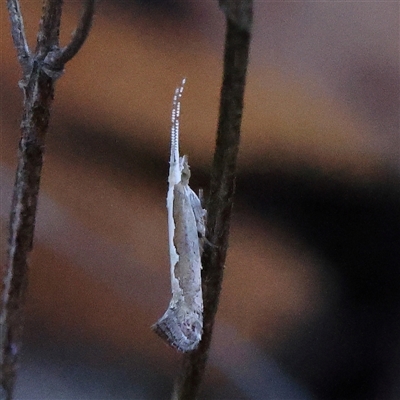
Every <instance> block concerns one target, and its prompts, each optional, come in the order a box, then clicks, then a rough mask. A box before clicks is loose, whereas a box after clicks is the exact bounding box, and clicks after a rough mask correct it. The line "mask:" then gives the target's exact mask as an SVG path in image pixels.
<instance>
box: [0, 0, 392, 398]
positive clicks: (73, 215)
mask: <svg viewBox="0 0 400 400" xmlns="http://www.w3.org/2000/svg"><path fill="white" fill-rule="evenodd" d="M66 3H68V4H66V5H65V9H64V15H63V19H62V40H63V43H66V42H67V41H68V38H69V35H70V33H71V32H72V31H73V29H74V26H75V23H76V20H77V17H78V15H79V14H78V13H79V8H80V5H81V4H80V2H77V1H74V2H66ZM21 6H22V10H23V14H24V18H25V25H26V29H27V32H28V37H29V40H30V44H31V47H32V48H33V47H34V40H35V32H36V30H37V25H38V21H39V18H40V4H35V3H34V2H28V1H22V4H21ZM399 32H400V29H399V5H398V4H397V3H388V2H381V3H370V2H294V3H293V2H285V1H282V2H255V21H254V35H253V42H252V49H251V62H250V67H249V71H248V84H247V87H246V98H245V110H244V120H243V126H242V128H243V129H242V143H241V148H240V162H239V169H238V185H237V197H236V202H235V207H234V216H233V224H232V229H231V238H230V244H231V246H230V249H229V253H228V260H227V264H226V270H225V280H224V284H223V290H222V298H221V304H220V308H219V312H218V314H217V322H216V332H215V337H214V340H213V344H212V350H211V355H210V364H209V368H208V370H207V376H206V379H205V383H204V386H203V392H202V398H210V399H247V398H249V399H272V398H274V399H290V398H293V399H311V398H321V399H322V398H323V399H343V398H346V399H353V398H354V399H356V398H377V397H379V396H380V398H382V396H383V397H384V398H393V399H395V398H397V394H398V393H399V387H398V382H399V378H398V377H399V372H400V371H399V365H398V361H399V350H400V346H399V345H400V343H399V337H400V336H399V334H400V332H399V328H400V327H399V326H398V322H397V321H398V316H399V311H400V307H399V306H400V291H399V289H400V271H399V268H398V262H399V255H400V254H399V239H400V215H399V210H400V208H399V206H400V194H399V154H400V153H399V152H400V146H399V105H400V104H399V76H400V75H399ZM223 41H224V20H223V15H222V13H220V11H219V10H218V7H217V2H216V1H210V0H206V1H203V2H193V1H185V0H177V1H168V0H164V1H162V0H158V1H155V0H153V1H145V0H141V1H130V2H128V1H123V0H119V1H111V0H108V1H106V0H103V1H102V2H99V4H98V9H97V13H96V17H95V22H94V26H93V29H92V31H91V34H90V36H89V38H88V40H87V42H86V43H85V45H84V47H83V48H82V50H81V51H80V53H79V54H78V55H77V56H76V57H75V59H74V60H72V61H71V62H70V63H69V64H68V65H67V67H66V71H65V74H64V76H62V78H61V79H60V80H59V81H58V82H57V85H56V94H55V102H54V107H53V110H52V119H51V125H50V131H49V135H48V145H47V149H46V158H45V165H44V170H43V177H42V184H41V194H40V199H39V215H38V219H37V225H36V238H35V247H34V251H33V253H32V256H31V262H30V267H31V269H30V287H29V296H28V302H27V306H26V308H27V309H26V329H25V341H24V347H23V351H22V356H21V360H20V364H21V366H20V372H19V378H18V385H17V391H16V398H18V399H29V400H32V399H127V398H131V399H132V398H134V399H139V398H140V399H142V398H143V399H155V398H160V399H161V398H162V399H164V398H168V397H169V393H170V390H171V385H172V380H173V377H174V376H176V374H177V373H178V371H179V361H180V356H179V355H178V354H176V353H175V352H174V350H171V349H170V348H167V347H166V346H165V345H164V343H162V341H161V340H160V339H159V338H158V337H157V336H156V335H154V333H152V332H151V330H150V326H151V325H152V324H153V323H154V322H155V321H156V320H157V319H158V318H159V317H160V316H161V315H162V313H163V312H164V311H165V308H166V307H167V305H168V302H169V296H170V287H169V267H168V253H167V251H168V250H167V249H168V247H167V226H166V210H165V195H166V179H167V173H168V157H169V148H168V147H169V121H170V110H171V101H172V95H173V92H174V89H175V87H176V86H177V85H178V84H179V83H180V81H181V79H182V77H183V76H185V77H187V85H186V87H185V92H184V95H183V99H182V122H181V151H182V152H184V153H187V154H188V155H189V159H190V164H191V169H192V180H191V182H192V188H193V189H194V190H196V191H197V190H198V188H200V187H202V188H204V190H205V193H206V194H207V189H208V178H209V177H208V173H209V168H210V164H211V160H212V156H213V147H214V140H215V139H214V138H215V131H216V123H217V116H218V98H219V90H220V83H221V74H222V52H223ZM0 43H1V59H0V67H1V74H0V84H1V94H0V96H1V97H0V106H1V146H0V161H1V164H0V195H1V197H0V206H1V208H0V215H1V246H2V247H1V250H2V253H1V254H2V258H1V261H2V264H4V263H5V261H6V242H7V222H8V215H9V206H10V199H11V193H12V184H13V179H14V171H15V167H16V162H17V160H16V155H17V146H18V140H19V120H20V115H21V109H22V93H21V91H20V90H19V89H18V86H17V82H18V80H19V79H20V78H21V71H20V68H19V65H18V64H17V59H16V52H15V50H14V49H13V47H12V41H11V36H10V33H9V21H8V15H7V10H6V8H5V7H3V8H2V9H1V42H0ZM396 385H397V386H396Z"/></svg>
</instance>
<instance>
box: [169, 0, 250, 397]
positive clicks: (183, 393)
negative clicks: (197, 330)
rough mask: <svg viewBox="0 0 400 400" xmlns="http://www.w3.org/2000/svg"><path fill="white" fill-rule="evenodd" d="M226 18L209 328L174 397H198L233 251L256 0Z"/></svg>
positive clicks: (210, 230) (233, 7) (212, 200)
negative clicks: (231, 242) (233, 218)
mask: <svg viewBox="0 0 400 400" xmlns="http://www.w3.org/2000/svg"><path fill="white" fill-rule="evenodd" d="M221 3H222V4H221V8H222V9H223V11H224V12H225V15H226V19H227V27H226V38H225V55H224V77H223V83H222V89H221V100H220V114H219V122H218V131H217V140H216V149H215V153H214V161H213V166H212V172H211V183H210V197H209V202H208V207H207V208H208V211H207V239H208V241H209V242H210V243H212V244H213V245H212V246H205V249H204V253H203V257H202V264H203V273H202V278H203V298H204V315H203V318H204V326H203V337H202V340H201V342H200V344H199V347H198V348H197V349H196V350H195V351H193V352H191V353H188V354H187V355H185V356H184V359H183V367H182V374H181V376H180V378H178V380H177V382H176V384H175V389H174V395H173V398H174V399H179V400H186V399H191V400H192V399H194V398H196V395H197V393H198V391H199V385H200V382H201V380H202V377H203V375H204V370H205V366H206V362H207V357H208V350H209V347H210V343H211V336H212V330H213V325H214V318H215V314H216V312H217V307H218V302H219V295H220V291H221V285H222V278H223V271H224V265H225V259H226V253H227V249H228V239H229V228H230V220H231V212H232V205H233V196H234V191H235V178H236V160H237V154H238V150H239V141H240V127H241V120H242V111H243V97H244V89H245V81H246V72H247V65H248V56H249V48H250V37H251V25H252V0H232V1H231V0H229V1H221Z"/></svg>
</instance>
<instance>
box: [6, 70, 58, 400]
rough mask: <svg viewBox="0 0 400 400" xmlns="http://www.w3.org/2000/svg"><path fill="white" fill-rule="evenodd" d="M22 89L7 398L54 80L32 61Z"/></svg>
mask: <svg viewBox="0 0 400 400" xmlns="http://www.w3.org/2000/svg"><path fill="white" fill-rule="evenodd" d="M23 89H24V94H25V101H24V113H23V119H22V123H21V133H22V135H21V140H20V143H19V154H18V158H19V163H18V168H17V173H16V179H15V185H14V196H13V202H12V209H11V216H10V238H9V255H8V264H7V269H6V274H5V278H4V281H3V297H2V310H1V315H0V326H1V336H0V339H1V353H0V364H1V388H0V396H2V397H1V399H7V400H11V399H12V393H13V388H14V384H15V374H16V372H15V370H16V364H17V356H18V349H19V346H20V342H21V333H22V325H23V306H24V300H25V296H26V288H27V284H28V263H27V258H28V255H29V253H30V251H31V250H32V243H33V234H34V228H35V218H36V208H37V200H38V193H39V185H40V175H41V169H42V165H43V153H44V143H45V136H46V132H47V128H48V124H49V117H50V107H51V103H52V100H53V92H54V83H53V80H52V79H51V78H49V77H48V76H47V75H46V74H44V73H43V72H42V71H41V70H40V69H39V67H38V65H37V63H36V62H34V65H33V70H32V72H31V75H30V78H29V81H28V83H27V85H26V86H25V87H24V88H23Z"/></svg>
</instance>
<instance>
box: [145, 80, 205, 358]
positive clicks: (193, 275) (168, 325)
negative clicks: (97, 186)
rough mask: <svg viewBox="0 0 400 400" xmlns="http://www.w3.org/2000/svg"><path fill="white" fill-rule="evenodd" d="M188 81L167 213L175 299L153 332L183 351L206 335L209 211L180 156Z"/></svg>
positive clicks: (174, 123)
mask: <svg viewBox="0 0 400 400" xmlns="http://www.w3.org/2000/svg"><path fill="white" fill-rule="evenodd" d="M184 84H185V79H183V80H182V83H181V85H180V86H179V87H177V88H176V90H175V94H174V98H173V105H172V115H171V154H170V161H169V164H170V165H169V176H168V193H167V214H168V243H169V256H170V268H171V290H172V298H171V301H170V303H169V306H168V309H167V311H166V312H165V313H164V315H163V316H162V317H161V318H160V319H159V320H158V321H157V323H156V324H154V325H153V327H152V329H153V330H154V331H155V332H156V333H157V334H158V335H159V336H160V337H161V338H162V339H164V340H165V341H166V342H167V343H168V344H169V345H170V346H172V347H174V348H176V349H177V350H179V351H181V352H188V351H192V350H195V349H196V348H197V346H198V344H199V342H200V340H201V336H202V332H203V294H202V289H201V268H202V266H201V253H202V247H203V244H202V243H203V241H204V240H205V218H206V210H205V209H203V208H202V204H201V201H200V199H199V197H198V196H197V195H196V193H195V192H194V191H193V190H192V189H191V188H190V186H189V178H190V169H189V164H188V157H187V156H183V157H180V155H179V123H180V121H179V120H180V108H181V103H180V100H181V96H182V92H183V87H184Z"/></svg>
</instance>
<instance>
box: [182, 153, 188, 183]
mask: <svg viewBox="0 0 400 400" xmlns="http://www.w3.org/2000/svg"><path fill="white" fill-rule="evenodd" d="M180 161H181V171H182V175H181V182H182V183H183V184H188V183H189V178H190V168H189V163H188V156H183V157H181V160H180Z"/></svg>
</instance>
